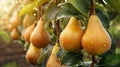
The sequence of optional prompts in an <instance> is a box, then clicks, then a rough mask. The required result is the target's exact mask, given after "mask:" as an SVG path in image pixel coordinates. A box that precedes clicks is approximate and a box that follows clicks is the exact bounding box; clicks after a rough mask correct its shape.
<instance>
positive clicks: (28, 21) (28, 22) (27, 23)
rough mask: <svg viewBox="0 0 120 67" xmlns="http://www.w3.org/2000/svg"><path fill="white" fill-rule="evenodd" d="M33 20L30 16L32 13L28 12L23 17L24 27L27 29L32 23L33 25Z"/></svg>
mask: <svg viewBox="0 0 120 67" xmlns="http://www.w3.org/2000/svg"><path fill="white" fill-rule="evenodd" d="M32 23H33V20H32V19H31V18H30V15H28V14H26V15H25V17H24V19H23V27H24V29H26V28H27V27H29V26H30V25H32Z"/></svg>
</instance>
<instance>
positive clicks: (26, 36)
mask: <svg viewBox="0 0 120 67" xmlns="http://www.w3.org/2000/svg"><path fill="white" fill-rule="evenodd" d="M33 30H34V24H32V25H31V26H29V27H28V28H27V29H26V30H25V31H24V35H23V36H24V39H25V41H27V42H29V43H30V36H31V33H32V32H33Z"/></svg>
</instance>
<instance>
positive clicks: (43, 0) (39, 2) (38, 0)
mask: <svg viewBox="0 0 120 67" xmlns="http://www.w3.org/2000/svg"><path fill="white" fill-rule="evenodd" d="M47 1H48V0H35V1H34V2H33V3H30V4H28V5H26V6H24V7H23V8H22V9H21V10H20V13H19V16H23V15H25V14H27V13H31V12H33V11H34V9H35V8H38V7H40V6H41V5H43V4H44V3H46V2H47Z"/></svg>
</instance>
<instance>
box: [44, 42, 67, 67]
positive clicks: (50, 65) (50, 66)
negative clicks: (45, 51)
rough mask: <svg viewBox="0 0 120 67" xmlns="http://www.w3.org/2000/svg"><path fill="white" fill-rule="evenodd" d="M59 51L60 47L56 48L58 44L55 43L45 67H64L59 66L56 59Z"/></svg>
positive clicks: (59, 63)
mask: <svg viewBox="0 0 120 67" xmlns="http://www.w3.org/2000/svg"><path fill="white" fill-rule="evenodd" d="M59 49H60V47H59V46H58V43H56V44H55V46H54V47H53V49H52V53H51V55H50V57H49V59H48V62H47V65H46V67H66V66H64V65H61V62H60V61H58V59H57V53H58V52H59Z"/></svg>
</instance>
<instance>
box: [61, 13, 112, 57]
mask: <svg viewBox="0 0 120 67" xmlns="http://www.w3.org/2000/svg"><path fill="white" fill-rule="evenodd" d="M59 40H60V45H61V47H63V48H64V49H65V50H67V51H70V52H80V50H81V49H82V48H83V49H84V50H85V51H86V52H87V53H88V54H90V55H94V56H95V55H101V54H103V53H105V52H107V51H108V50H109V49H110V47H111V38H110V36H109V34H108V32H107V31H106V30H105V28H104V27H103V25H102V22H101V21H100V19H99V17H98V16H97V15H91V16H90V17H89V20H88V25H87V28H86V30H85V32H83V29H82V26H81V25H80V24H79V20H78V19H77V18H76V17H71V18H70V21H69V23H68V24H67V26H66V27H65V29H64V30H63V31H62V33H61V34H60V39H59Z"/></svg>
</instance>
